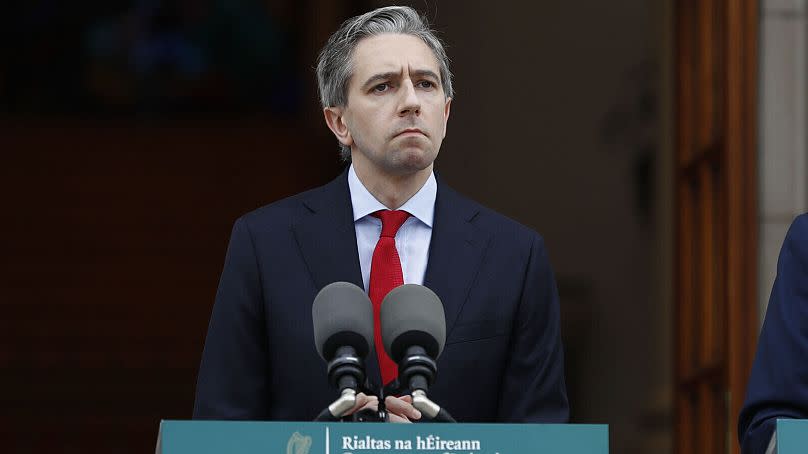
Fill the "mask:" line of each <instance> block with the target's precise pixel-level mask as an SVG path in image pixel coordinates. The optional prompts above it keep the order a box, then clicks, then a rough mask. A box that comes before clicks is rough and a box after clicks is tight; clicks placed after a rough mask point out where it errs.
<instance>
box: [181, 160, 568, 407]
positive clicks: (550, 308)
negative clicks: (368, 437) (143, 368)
mask: <svg viewBox="0 0 808 454" xmlns="http://www.w3.org/2000/svg"><path fill="white" fill-rule="evenodd" d="M335 281H347V282H352V283H354V284H356V285H358V286H359V287H362V277H361V271H360V266H359V259H358V253H357V249H356V234H355V230H354V222H353V211H352V207H351V200H350V193H349V190H348V182H347V172H344V173H343V174H342V175H341V176H340V177H338V178H337V179H336V180H334V181H332V182H331V183H329V184H327V185H325V186H323V187H320V188H317V189H313V190H311V191H308V192H304V193H302V194H298V195H296V196H293V197H290V198H287V199H284V200H281V201H279V202H276V203H273V204H271V205H268V206H265V207H263V208H260V209H258V210H256V211H254V212H251V213H249V214H247V215H245V216H243V217H241V218H240V219H238V220H237V221H236V223H235V225H234V227H233V233H232V237H231V239H230V245H229V247H228V251H227V257H226V260H225V266H224V271H223V272H222V276H221V280H220V283H219V289H218V292H217V294H216V302H215V305H214V307H213V314H212V316H211V320H210V326H209V330H208V336H207V340H206V342H205V349H204V352H203V354H202V363H201V366H200V371H199V377H198V383H197V392H196V403H195V406H194V417H195V418H205V419H259V420H263V419H267V420H311V419H313V418H314V417H315V416H316V415H317V414H318V413H319V412H320V411H321V410H322V409H324V408H325V407H326V406H327V405H328V404H329V403H331V402H332V401H333V400H334V399H336V397H337V392H336V390H334V389H332V388H331V387H330V386H329V385H328V382H327V378H326V364H325V363H324V361H323V360H322V359H321V358H320V357H319V356H318V355H317V352H316V350H315V347H314V341H313V335H312V319H311V304H312V301H313V300H314V296H315V295H316V294H317V292H318V291H319V290H320V289H321V288H323V287H324V286H325V285H327V284H329V283H332V282H335ZM424 285H425V286H427V287H429V288H430V289H432V290H433V291H434V292H435V293H436V294H437V295H438V296H439V297H440V299H441V301H442V302H443V305H444V308H445V313H446V325H447V326H446V333H447V339H446V347H445V349H444V351H443V354H442V355H441V356H440V358H439V360H438V375H437V378H436V383H435V384H434V385H433V386H432V387H431V388H430V392H429V395H430V397H431V398H432V399H433V400H434V401H436V402H437V403H438V404H440V405H442V406H443V407H444V408H446V409H447V410H448V411H449V412H450V413H452V415H453V416H454V417H455V418H456V419H458V420H459V421H521V422H526V421H535V422H565V421H566V420H567V418H568V413H569V411H568V404H567V396H566V390H565V385H564V364H563V353H562V348H561V339H560V332H559V303H558V296H557V292H556V285H555V281H554V277H553V272H552V270H551V268H550V263H549V262H548V259H547V252H546V250H545V248H544V243H543V241H542V239H541V237H540V236H539V235H538V234H536V233H535V232H534V231H532V230H530V229H528V228H526V227H524V226H522V225H520V224H518V223H516V222H514V221H511V220H509V219H507V218H505V217H503V216H501V215H499V214H497V213H495V212H493V211H490V210H488V209H486V208H484V207H482V206H480V205H478V204H476V203H474V202H472V201H470V200H468V199H466V198H464V197H462V196H460V195H459V194H457V193H456V192H454V191H453V190H452V189H450V188H449V187H448V186H446V185H445V184H443V182H442V181H440V180H439V181H438V194H437V199H436V203H435V218H434V223H433V230H432V241H431V246H430V251H429V261H428V265H427V270H426V275H425V278H424ZM367 374H368V377H369V379H370V381H371V382H373V383H374V384H375V385H376V386H378V384H379V382H380V381H381V379H380V376H379V367H378V363H377V361H376V359H375V354H371V355H369V357H368V361H367Z"/></svg>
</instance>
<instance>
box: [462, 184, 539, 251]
mask: <svg viewBox="0 0 808 454" xmlns="http://www.w3.org/2000/svg"><path fill="white" fill-rule="evenodd" d="M455 194H456V196H457V197H458V200H459V201H460V203H462V204H464V205H465V206H466V208H467V210H468V211H469V212H471V213H476V214H474V215H473V218H472V219H471V222H472V223H473V224H474V225H475V226H476V227H477V228H479V229H481V230H483V231H485V232H488V233H489V234H491V235H493V236H495V237H498V238H501V239H505V240H508V239H510V240H512V241H516V242H518V243H520V245H524V244H525V243H526V244H527V246H529V245H530V244H531V243H532V242H534V241H537V242H539V243H542V242H543V241H544V239H543V238H542V236H541V234H539V233H538V232H537V231H536V230H534V229H532V228H530V227H528V226H526V225H524V224H522V223H520V222H519V221H516V220H514V219H512V218H510V217H508V216H505V215H504V214H502V213H499V212H498V211H495V210H493V209H491V208H489V207H487V206H485V205H483V204H481V203H479V202H476V201H474V200H472V199H470V198H468V197H466V196H464V195H462V194H459V193H457V192H455Z"/></svg>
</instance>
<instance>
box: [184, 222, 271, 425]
mask: <svg viewBox="0 0 808 454" xmlns="http://www.w3.org/2000/svg"><path fill="white" fill-rule="evenodd" d="M266 342H267V335H266V324H265V323H264V313H263V297H262V291H261V278H260V275H259V271H258V263H257V259H256V255H255V251H254V247H253V241H252V237H251V235H250V232H249V229H248V226H247V222H246V221H245V220H244V218H241V219H239V220H237V221H236V223H235V225H234V226H233V232H232V235H231V238H230V244H229V246H228V248H227V256H226V258H225V264H224V270H223V271H222V276H221V279H220V281H219V288H218V291H217V292H216V301H215V303H214V306H213V313H212V315H211V319H210V325H209V327H208V335H207V338H206V340H205V348H204V351H203V353H202V361H201V364H200V367H199V376H198V379H197V387H196V400H195V403H194V418H195V419H263V418H265V417H266V401H267V378H266V377H267V376H268V375H267V373H268V367H269V365H268V363H267V352H266Z"/></svg>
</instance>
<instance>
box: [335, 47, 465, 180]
mask: <svg viewBox="0 0 808 454" xmlns="http://www.w3.org/2000/svg"><path fill="white" fill-rule="evenodd" d="M450 105H451V99H446V97H445V95H444V91H443V86H442V85H441V80H440V68H439V65H438V61H437V59H436V58H435V55H434V54H433V53H432V50H431V49H430V48H429V47H428V46H427V45H426V44H425V43H424V42H423V41H422V40H421V39H420V38H417V37H415V36H411V35H403V34H384V35H377V36H372V37H369V38H365V39H363V40H361V41H360V42H359V43H358V44H357V46H356V48H355V49H354V53H353V75H352V77H351V79H350V82H349V84H348V104H347V106H345V107H343V108H341V110H340V113H341V120H342V121H343V122H344V128H345V131H344V132H345V134H344V135H343V136H340V134H337V136H338V138H339V139H340V141H341V142H342V143H343V144H345V145H348V146H350V147H351V159H352V160H353V162H354V165H355V166H357V167H360V166H361V167H363V168H364V169H366V170H367V171H369V172H374V173H375V174H376V175H384V176H406V175H410V174H413V173H416V172H418V171H421V170H424V169H430V170H431V166H432V162H433V161H434V160H435V158H436V157H437V156H438V151H439V150H440V145H441V142H443V138H444V137H445V135H446V122H447V120H448V119H449V107H450ZM332 129H334V128H333V127H332ZM335 132H336V131H335Z"/></svg>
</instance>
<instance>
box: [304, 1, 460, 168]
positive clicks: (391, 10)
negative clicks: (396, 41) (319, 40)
mask: <svg viewBox="0 0 808 454" xmlns="http://www.w3.org/2000/svg"><path fill="white" fill-rule="evenodd" d="M385 33H400V34H405V35H412V36H415V37H417V38H421V40H422V41H423V42H424V43H425V44H426V45H427V46H429V48H430V49H432V52H433V53H434V54H435V58H436V59H437V60H438V65H439V66H440V79H441V85H443V93H444V95H445V96H446V97H447V98H451V97H453V96H454V92H453V90H452V73H451V71H449V57H448V56H447V55H446V50H444V48H443V43H442V42H441V40H440V39H439V38H438V37H437V36H436V34H435V31H433V30H432V29H431V28H430V27H429V24H428V22H427V21H426V19H424V18H422V17H421V16H420V15H419V14H418V12H416V11H415V10H414V9H412V8H410V7H408V6H387V7H384V8H378V9H375V10H373V11H370V12H368V13H365V14H362V15H360V16H356V17H352V18H350V19H348V20H346V21H345V22H343V23H342V25H341V26H340V27H339V29H338V30H337V31H336V32H334V34H333V35H331V37H330V38H328V42H326V44H325V46H324V47H323V49H322V50H321V51H320V56H319V57H318V59H317V85H318V88H319V91H320V103H321V104H322V106H323V108H326V107H337V106H339V107H344V106H347V105H348V81H349V80H350V78H351V75H352V73H353V68H352V66H351V57H352V55H353V51H354V49H355V48H356V45H357V44H358V43H359V41H360V40H362V39H363V38H367V37H369V36H375V35H381V34H385ZM340 156H342V159H343V160H345V161H349V160H350V158H351V150H350V148H349V147H346V146H344V145H342V146H341V150H340Z"/></svg>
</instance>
